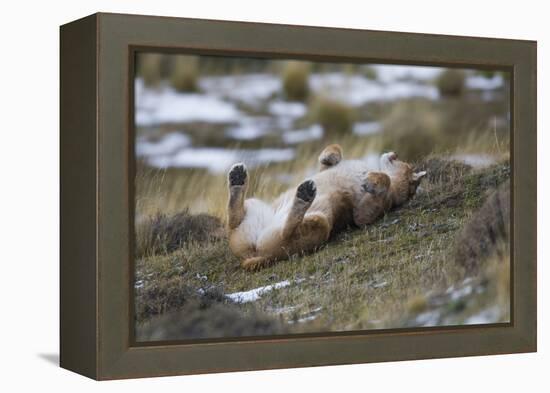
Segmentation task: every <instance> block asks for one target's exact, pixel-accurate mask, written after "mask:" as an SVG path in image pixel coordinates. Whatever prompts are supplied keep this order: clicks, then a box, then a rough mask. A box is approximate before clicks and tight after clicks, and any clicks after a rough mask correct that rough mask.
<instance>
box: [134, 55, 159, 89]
mask: <svg viewBox="0 0 550 393" xmlns="http://www.w3.org/2000/svg"><path fill="white" fill-rule="evenodd" d="M162 59H163V57H162V55H160V54H157V53H143V54H141V55H140V56H139V57H138V64H137V74H138V75H139V76H140V77H141V78H142V79H143V83H144V84H145V85H146V86H149V87H156V86H158V85H159V83H160V81H161V79H162V75H161V63H162Z"/></svg>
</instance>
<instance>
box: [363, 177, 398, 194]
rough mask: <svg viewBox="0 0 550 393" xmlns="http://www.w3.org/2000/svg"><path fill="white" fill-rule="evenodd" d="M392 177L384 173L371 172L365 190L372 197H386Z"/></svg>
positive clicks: (364, 186)
mask: <svg viewBox="0 0 550 393" xmlns="http://www.w3.org/2000/svg"><path fill="white" fill-rule="evenodd" d="M390 184H391V182H390V177H389V176H388V175H386V174H385V173H383V172H369V173H368V174H367V179H366V181H365V183H364V184H363V190H364V191H366V192H368V193H370V194H372V195H377V196H378V195H385V194H386V193H387V192H388V190H389V189H390Z"/></svg>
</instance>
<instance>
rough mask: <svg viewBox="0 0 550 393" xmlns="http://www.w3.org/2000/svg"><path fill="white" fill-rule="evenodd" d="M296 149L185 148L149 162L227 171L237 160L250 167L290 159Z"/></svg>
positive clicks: (164, 166)
mask: <svg viewBox="0 0 550 393" xmlns="http://www.w3.org/2000/svg"><path fill="white" fill-rule="evenodd" d="M294 156H295V152H294V149H291V148H286V149H276V148H265V149H256V150H253V149H249V150H246V149H236V150H232V149H224V148H217V147H195V148H184V149H181V150H180V151H178V152H177V153H176V154H173V155H171V156H169V155H162V156H154V157H150V158H149V159H148V163H149V164H150V165H152V166H154V167H157V168H169V167H178V168H205V169H208V170H209V171H211V172H213V173H222V172H225V171H227V170H228V169H229V168H230V167H231V165H233V164H234V163H236V162H244V163H245V164H246V165H247V166H248V167H250V168H253V167H257V166H258V165H262V164H266V163H270V162H284V161H290V160H292V159H293V158H294Z"/></svg>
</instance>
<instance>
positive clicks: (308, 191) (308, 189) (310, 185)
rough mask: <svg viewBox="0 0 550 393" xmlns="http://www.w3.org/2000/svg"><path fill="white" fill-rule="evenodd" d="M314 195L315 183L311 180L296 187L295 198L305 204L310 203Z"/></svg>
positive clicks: (315, 191)
mask: <svg viewBox="0 0 550 393" xmlns="http://www.w3.org/2000/svg"><path fill="white" fill-rule="evenodd" d="M316 193H317V187H315V182H314V181H313V180H306V181H305V182H303V183H302V184H300V185H299V186H298V190H297V191H296V196H297V197H298V198H300V199H301V200H303V201H305V202H311V201H313V199H315V194H316Z"/></svg>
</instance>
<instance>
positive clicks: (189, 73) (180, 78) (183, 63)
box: [170, 55, 199, 92]
mask: <svg viewBox="0 0 550 393" xmlns="http://www.w3.org/2000/svg"><path fill="white" fill-rule="evenodd" d="M198 74H199V61H198V57H196V56H185V55H179V56H176V57H175V59H174V64H173V69H172V75H171V77H170V83H171V85H172V87H173V88H174V89H176V90H177V91H181V92H194V91H197V90H198V84H197V82H198Z"/></svg>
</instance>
